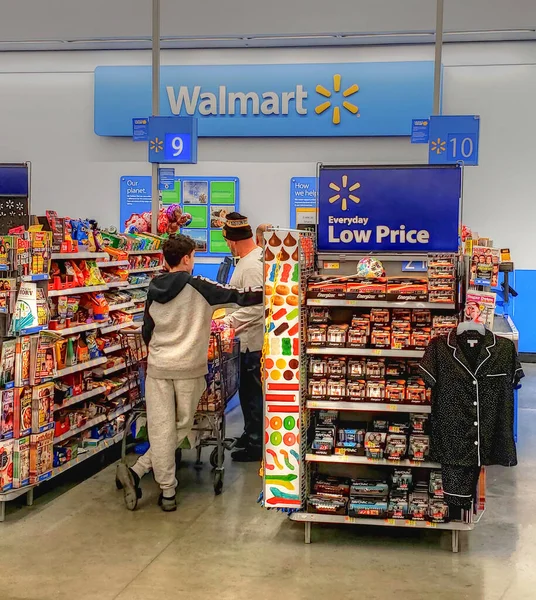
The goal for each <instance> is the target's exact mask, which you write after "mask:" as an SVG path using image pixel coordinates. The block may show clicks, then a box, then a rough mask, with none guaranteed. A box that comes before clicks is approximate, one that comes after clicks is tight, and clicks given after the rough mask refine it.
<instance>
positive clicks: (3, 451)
mask: <svg viewBox="0 0 536 600" xmlns="http://www.w3.org/2000/svg"><path fill="white" fill-rule="evenodd" d="M13 447H14V440H0V491H1V492H7V491H8V490H10V489H11V488H12V487H13Z"/></svg>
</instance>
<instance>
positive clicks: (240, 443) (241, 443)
mask: <svg viewBox="0 0 536 600" xmlns="http://www.w3.org/2000/svg"><path fill="white" fill-rule="evenodd" d="M248 446H249V438H248V436H247V435H246V434H245V433H243V434H242V435H241V436H240V437H239V438H236V442H235V445H234V450H244V448H247V447H248Z"/></svg>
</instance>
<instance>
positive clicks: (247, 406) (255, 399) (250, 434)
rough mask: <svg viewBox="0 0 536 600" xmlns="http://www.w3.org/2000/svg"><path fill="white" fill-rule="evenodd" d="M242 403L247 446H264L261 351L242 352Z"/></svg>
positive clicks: (240, 391) (240, 389) (256, 448)
mask: <svg viewBox="0 0 536 600" xmlns="http://www.w3.org/2000/svg"><path fill="white" fill-rule="evenodd" d="M238 394H239V396H240V405H241V407H242V413H243V415H244V432H245V434H246V437H247V443H246V447H247V448H252V449H254V450H260V449H261V448H262V420H263V410H262V408H263V407H262V382H261V353H260V352H250V351H249V350H246V352H241V353H240V388H239V391H238Z"/></svg>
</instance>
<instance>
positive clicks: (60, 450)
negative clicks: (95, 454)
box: [52, 439, 78, 468]
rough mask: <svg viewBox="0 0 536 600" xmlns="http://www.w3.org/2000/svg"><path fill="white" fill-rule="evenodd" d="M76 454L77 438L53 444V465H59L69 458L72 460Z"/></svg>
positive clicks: (66, 461)
mask: <svg viewBox="0 0 536 600" xmlns="http://www.w3.org/2000/svg"><path fill="white" fill-rule="evenodd" d="M77 456H78V440H77V439H70V440H65V441H64V442H62V443H61V444H56V445H55V446H54V458H53V465H52V466H53V467H54V468H56V467H61V465H64V464H65V463H68V462H69V461H70V460H74V459H75V458H77Z"/></svg>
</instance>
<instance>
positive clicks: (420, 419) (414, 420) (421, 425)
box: [409, 413, 429, 434]
mask: <svg viewBox="0 0 536 600" xmlns="http://www.w3.org/2000/svg"><path fill="white" fill-rule="evenodd" d="M428 421H429V416H428V415H427V414H419V413H411V415H410V416H409V422H410V428H411V433H415V434H420V433H426V431H427V428H428Z"/></svg>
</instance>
